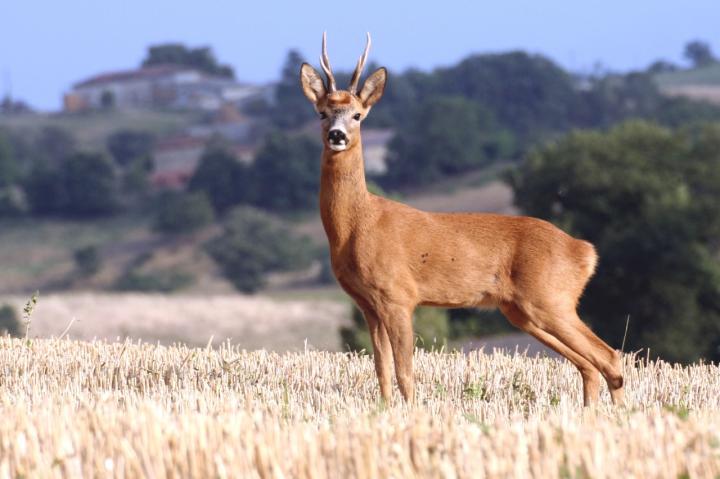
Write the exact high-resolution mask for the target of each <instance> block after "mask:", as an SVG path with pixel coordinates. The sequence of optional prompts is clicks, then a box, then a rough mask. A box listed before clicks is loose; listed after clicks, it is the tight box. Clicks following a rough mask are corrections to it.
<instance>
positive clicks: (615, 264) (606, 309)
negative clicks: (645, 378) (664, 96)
mask: <svg viewBox="0 0 720 479" xmlns="http://www.w3.org/2000/svg"><path fill="white" fill-rule="evenodd" d="M717 151H720V125H717V124H715V125H707V126H704V127H701V128H694V129H686V130H681V131H677V132H673V131H671V130H667V129H664V128H662V127H659V126H656V125H653V124H649V123H643V122H630V123H625V124H622V125H620V126H618V127H616V128H614V129H612V130H611V131H610V132H608V133H599V132H576V133H572V134H570V135H568V136H567V137H565V138H563V139H561V140H560V141H558V142H556V143H554V144H551V145H549V146H546V147H543V148H540V149H537V150H535V151H534V152H533V153H532V154H530V155H529V156H528V158H527V160H526V161H525V162H524V164H523V165H522V166H521V167H520V169H519V170H518V171H517V172H516V173H515V174H514V175H513V177H512V179H511V183H512V185H513V189H514V190H515V198H516V203H517V205H518V206H519V207H520V208H522V210H523V211H524V212H526V213H528V214H530V215H532V216H538V217H542V218H546V219H549V220H551V221H553V222H554V223H556V224H558V225H559V226H561V227H563V228H564V229H565V230H566V231H569V232H571V233H573V234H574V235H576V236H578V237H581V238H585V239H588V240H590V241H592V242H593V243H594V244H595V246H596V248H597V249H598V252H599V254H600V263H599V267H598V271H597V273H596V275H595V278H594V279H593V280H592V281H591V283H590V285H589V287H588V289H587V291H586V293H585V296H584V298H583V300H582V302H581V308H582V311H583V314H584V317H585V318H586V319H588V320H589V321H590V322H591V323H592V325H593V327H594V328H595V329H596V330H597V332H598V333H599V334H600V336H602V337H603V338H605V339H606V340H608V341H609V342H610V343H611V344H612V343H614V344H615V346H616V347H619V346H620V341H621V340H622V338H623V333H624V327H625V319H626V317H627V316H630V326H629V332H628V340H627V348H628V349H629V350H635V349H639V348H650V350H651V352H652V353H653V355H658V356H661V357H663V358H665V359H667V360H673V361H693V360H696V359H698V358H701V357H704V358H707V359H713V360H717V359H718V358H720V349H718V347H719V346H720V263H719V262H718V242H717V238H719V237H720V202H718V201H717V198H718V195H720V156H718V154H717Z"/></svg>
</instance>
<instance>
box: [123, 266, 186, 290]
mask: <svg viewBox="0 0 720 479" xmlns="http://www.w3.org/2000/svg"><path fill="white" fill-rule="evenodd" d="M194 281H195V278H194V277H193V276H192V275H191V274H189V273H186V272H182V271H177V270H174V269H169V270H164V271H153V272H141V271H139V270H138V269H135V268H132V269H130V270H129V271H126V272H125V273H124V274H123V275H122V276H120V278H118V280H117V281H116V282H115V289H117V290H118V291H143V292H157V293H172V292H174V291H178V290H180V289H182V288H185V287H187V286H189V285H191V284H192V283H193V282H194Z"/></svg>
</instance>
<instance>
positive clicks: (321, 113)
mask: <svg viewBox="0 0 720 479" xmlns="http://www.w3.org/2000/svg"><path fill="white" fill-rule="evenodd" d="M325 118H327V113H325V112H324V111H321V112H320V119H321V120H324V119H325Z"/></svg>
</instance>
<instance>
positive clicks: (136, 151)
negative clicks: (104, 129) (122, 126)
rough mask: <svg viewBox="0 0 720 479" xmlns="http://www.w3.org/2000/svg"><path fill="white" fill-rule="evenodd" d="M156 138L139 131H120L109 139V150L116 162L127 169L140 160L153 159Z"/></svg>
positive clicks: (107, 143)
mask: <svg viewBox="0 0 720 479" xmlns="http://www.w3.org/2000/svg"><path fill="white" fill-rule="evenodd" d="M154 144H155V137H154V136H153V135H152V133H148V132H146V131H138V130H119V131H116V132H115V133H113V134H112V135H110V136H109V137H108V139H107V142H106V145H107V149H108V151H109V152H110V154H111V155H112V157H113V159H114V160H115V162H116V163H117V164H118V165H120V166H122V167H126V166H128V165H130V164H131V163H133V161H135V160H137V159H138V158H143V157H151V156H152V150H153V145H154Z"/></svg>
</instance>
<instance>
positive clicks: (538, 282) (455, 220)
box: [301, 65, 623, 405]
mask: <svg viewBox="0 0 720 479" xmlns="http://www.w3.org/2000/svg"><path fill="white" fill-rule="evenodd" d="M308 69H310V70H312V67H310V66H309V65H303V70H302V71H303V73H302V75H301V78H302V84H303V90H304V91H305V92H306V95H307V96H308V98H309V99H311V101H313V103H314V105H315V108H316V109H317V110H318V111H319V112H324V111H326V110H327V109H328V108H329V107H330V106H332V107H336V106H338V105H337V103H336V102H337V101H338V100H337V99H340V98H342V102H343V103H342V105H343V106H342V108H344V109H349V110H352V111H350V113H352V114H354V113H355V112H360V113H362V117H363V118H364V117H365V116H366V115H367V113H368V111H369V109H370V107H371V106H372V104H374V103H375V102H376V101H377V100H378V99H379V98H380V96H381V95H382V89H383V88H384V84H385V72H384V70H383V71H382V73H379V71H378V72H375V74H373V76H371V77H370V78H369V79H368V81H367V82H366V84H365V86H364V87H363V90H362V91H361V93H360V95H359V96H355V95H352V94H350V93H349V92H346V91H338V92H334V93H331V94H330V95H325V92H322V91H316V90H312V84H313V82H312V81H308V79H310V80H312V72H310V71H309V70H308ZM313 71H314V70H313ZM368 82H372V88H368ZM315 83H316V82H315ZM309 90H310V91H309ZM366 90H367V91H366ZM378 91H379V93H378ZM314 98H317V100H313V99H314ZM341 113H342V112H341ZM327 125H328V123H327V121H324V122H323V139H324V143H325V147H324V150H323V154H322V176H321V184H320V213H321V217H322V222H323V226H324V227H325V231H326V233H327V237H328V242H329V245H330V257H331V262H332V269H333V272H334V273H335V276H336V277H337V280H338V282H339V283H340V285H341V286H342V287H343V289H344V290H345V291H346V292H347V293H348V294H349V295H350V296H351V297H352V298H353V299H354V300H355V302H356V303H357V305H358V307H359V308H360V309H361V310H362V311H363V313H364V315H365V319H366V321H367V323H368V327H369V330H370V334H371V337H372V342H373V349H374V358H375V370H376V372H377V375H378V380H379V383H380V391H381V395H382V397H383V399H384V400H386V401H390V399H391V378H390V374H391V356H392V359H393V361H394V363H395V374H396V377H397V381H398V385H399V387H400V391H401V393H402V395H403V397H404V398H405V400H407V401H408V402H412V401H413V400H414V380H413V366H412V363H413V349H414V337H413V332H412V314H413V311H414V309H415V308H416V306H418V305H431V306H441V307H478V306H479V307H499V308H500V310H501V311H502V312H503V314H505V316H506V317H507V318H508V320H509V321H510V322H511V323H512V324H513V325H515V326H517V327H518V328H520V329H522V330H523V331H526V332H528V333H529V334H531V335H533V336H535V337H536V338H537V339H538V340H539V341H541V342H542V343H544V344H546V345H547V346H549V347H551V348H553V349H554V350H556V351H557V352H558V353H560V354H562V355H563V356H565V357H566V358H567V359H568V360H570V361H571V362H572V363H573V364H574V365H575V366H576V367H577V368H578V370H579V371H580V373H581V375H582V378H583V397H584V403H585V404H586V405H589V404H591V403H593V402H595V401H597V398H598V395H599V375H600V374H602V375H603V376H604V378H605V380H606V382H607V384H608V386H609V388H610V391H611V395H612V399H613V401H614V402H616V403H618V402H621V401H622V398H623V387H622V383H623V379H622V374H621V369H620V355H619V353H618V352H617V351H615V350H613V349H611V348H610V347H609V346H608V345H607V344H605V343H604V342H603V341H602V340H601V339H600V338H598V337H597V336H596V335H594V334H593V333H592V331H591V330H590V329H589V328H588V327H587V326H586V325H585V324H584V323H583V322H582V321H581V320H580V318H578V316H577V313H576V307H577V303H578V299H579V297H580V295H581V294H582V292H583V289H584V288H585V285H586V284H587V282H588V280H589V278H590V276H591V275H592V274H593V272H594V270H595V265H596V263H597V255H596V253H595V249H594V247H593V246H592V245H591V244H590V243H588V242H586V241H581V240H577V239H575V238H572V237H571V236H569V235H567V234H566V233H564V232H563V231H561V230H560V229H558V228H556V227H555V226H553V225H552V224H550V223H548V222H546V221H542V220H539V219H536V218H529V217H522V216H502V215H494V214H484V213H475V214H468V213H428V212H425V211H420V210H416V209H413V208H411V207H409V206H407V205H404V204H402V203H398V202H395V201H392V200H388V199H385V198H382V197H379V196H375V195H373V194H371V193H369V192H368V190H367V187H366V184H365V173H364V168H363V157H362V144H361V137H360V126H359V122H358V124H357V127H356V128H352V129H350V130H349V131H348V136H349V146H348V149H347V150H345V151H333V150H332V149H330V147H329V144H328V141H327V133H328V131H327V128H328V127H327Z"/></svg>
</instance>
